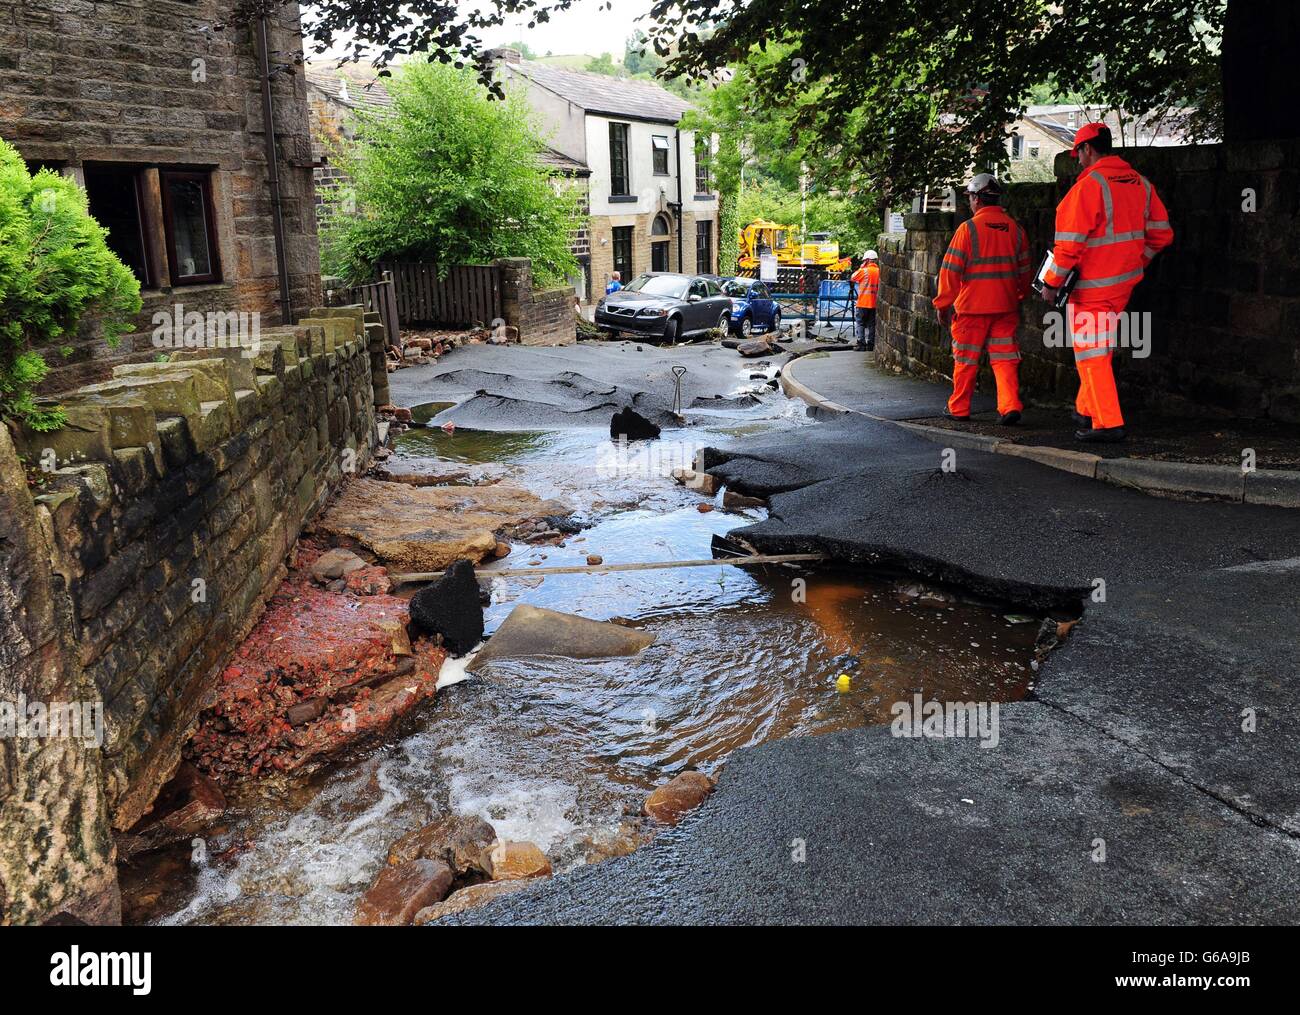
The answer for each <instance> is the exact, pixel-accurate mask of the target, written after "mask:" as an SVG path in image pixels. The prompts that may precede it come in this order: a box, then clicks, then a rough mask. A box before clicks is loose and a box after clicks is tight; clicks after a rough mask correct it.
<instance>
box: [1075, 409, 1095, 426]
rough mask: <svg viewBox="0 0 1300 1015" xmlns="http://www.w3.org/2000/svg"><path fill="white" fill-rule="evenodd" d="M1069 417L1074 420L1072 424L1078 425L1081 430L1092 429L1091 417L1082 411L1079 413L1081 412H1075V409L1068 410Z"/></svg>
mask: <svg viewBox="0 0 1300 1015" xmlns="http://www.w3.org/2000/svg"><path fill="white" fill-rule="evenodd" d="M1070 418H1071V419H1073V420H1074V425H1075V426H1077V427H1079V428H1080V429H1081V430H1091V429H1092V417H1091V416H1085V415H1084V414H1083V413H1081V412H1075V411H1073V410H1071V411H1070Z"/></svg>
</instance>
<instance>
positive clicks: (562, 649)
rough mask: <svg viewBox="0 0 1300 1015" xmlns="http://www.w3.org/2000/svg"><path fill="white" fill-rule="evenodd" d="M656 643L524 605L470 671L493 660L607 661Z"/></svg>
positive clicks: (602, 624)
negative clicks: (544, 657) (529, 658)
mask: <svg viewBox="0 0 1300 1015" xmlns="http://www.w3.org/2000/svg"><path fill="white" fill-rule="evenodd" d="M654 640H655V636H654V635H653V634H650V633H648V632H646V631H637V630H635V629H633V628H628V627H623V626H621V625H619V624H610V623H606V622H604V621H599V620H588V619H587V618H586V617H575V616H573V615H572V614H569V613H557V612H556V611H555V610H545V609H542V608H541V607H540V606H529V605H528V604H527V603H521V604H520V605H518V606H516V607H515V608H514V609H513V610H511V611H510V616H508V617H506V619H505V622H504V623H503V624H502V625H501V626H500V627H499V628H498V629H497V632H496V634H494V635H493V636H492V638H491V639H490V640H489V641H488V643H487V646H486V647H485V648H484V649H483V650H482V651H481V652H479V654H478V655H476V656H475V657H474V661H473V662H471V663H470V664H469V666H468V667H467V669H468V670H469V671H470V672H471V673H474V672H477V671H478V670H480V669H481V668H482V667H483V666H485V665H486V664H487V663H488V662H490V661H491V660H493V659H515V658H519V657H521V656H568V657H569V658H571V659H605V658H608V657H610V656H631V655H636V654H637V653H638V652H640V651H641V650H642V649H644V648H645V647H646V646H647V645H650V644H651V643H652V642H653V641H654Z"/></svg>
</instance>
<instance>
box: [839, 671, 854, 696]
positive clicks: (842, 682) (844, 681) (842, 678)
mask: <svg viewBox="0 0 1300 1015" xmlns="http://www.w3.org/2000/svg"><path fill="white" fill-rule="evenodd" d="M852 684H853V681H852V680H850V679H849V675H848V674H847V673H841V674H840V675H839V679H837V680H836V681H835V690H837V691H839V692H840V694H847V693H848V690H849V688H850V687H851V686H852Z"/></svg>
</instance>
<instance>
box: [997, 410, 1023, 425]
mask: <svg viewBox="0 0 1300 1015" xmlns="http://www.w3.org/2000/svg"><path fill="white" fill-rule="evenodd" d="M998 422H999V423H1001V424H1002V425H1003V426H1015V425H1016V424H1017V423H1019V422H1020V411H1019V410H1018V409H1012V410H1011V411H1010V412H1004V413H1003V414H1002V415H1001V416H999V417H998Z"/></svg>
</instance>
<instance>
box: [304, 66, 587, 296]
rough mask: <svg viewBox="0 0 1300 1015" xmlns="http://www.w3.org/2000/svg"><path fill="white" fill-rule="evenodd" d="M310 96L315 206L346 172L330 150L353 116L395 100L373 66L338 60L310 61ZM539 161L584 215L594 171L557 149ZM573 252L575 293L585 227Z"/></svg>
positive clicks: (348, 132)
mask: <svg viewBox="0 0 1300 1015" xmlns="http://www.w3.org/2000/svg"><path fill="white" fill-rule="evenodd" d="M306 73H307V97H308V101H309V103H310V109H311V133H312V151H313V155H314V157H315V159H316V170H315V171H316V205H317V207H318V208H319V206H320V205H321V203H322V199H323V196H324V194H325V193H326V192H327V191H328V189H329V188H330V187H335V186H338V184H339V181H340V180H341V179H343V178H344V177H343V173H342V171H341V170H340V169H339V168H338V167H337V166H335V165H331V164H330V149H331V147H332V146H333V144H335V143H336V142H337V141H339V140H341V139H348V140H350V139H351V138H353V137H354V136H355V129H356V124H355V121H354V117H353V115H352V114H353V113H355V112H357V111H359V110H360V111H365V112H369V113H378V114H381V115H382V114H384V113H386V112H388V111H389V110H391V109H392V108H393V100H392V97H391V96H390V95H389V94H388V89H387V88H386V87H385V86H384V79H383V78H381V77H379V76H378V74H377V73H376V72H375V70H374V68H373V67H371V66H370V65H369V64H362V63H344V64H342V65H340V64H338V62H337V61H329V62H325V63H310V64H308V65H307V68H306ZM540 161H541V163H542V165H543V167H545V168H546V169H548V170H550V171H552V172H553V173H554V174H555V175H556V177H557V179H558V180H560V181H562V185H563V186H568V187H577V188H579V189H580V190H581V191H582V194H583V209H584V212H583V214H584V216H585V215H586V214H587V208H588V205H589V204H590V201H589V195H588V192H587V181H588V178H589V177H590V176H591V170H590V169H588V168H587V166H586V165H585V164H583V163H582V162H579V161H578V160H576V159H572V158H569V157H568V156H567V155H565V154H564V153H562V152H559V151H556V150H555V149H554V148H551V147H549V146H548V147H546V148H544V149H543V150H542V153H541V158H540ZM569 249H570V250H572V251H573V255H574V257H576V258H577V260H578V264H579V266H580V270H581V272H582V274H581V277H579V278H575V279H572V282H573V284H574V290H575V291H576V292H579V293H581V292H583V291H585V280H586V277H587V270H588V267H587V266H588V264H589V263H590V260H591V233H590V230H589V229H588V227H587V225H586V224H585V219H584V224H583V226H582V227H581V228H579V229H577V230H575V231H574V234H573V236H572V237H571V238H570V243H569Z"/></svg>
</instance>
